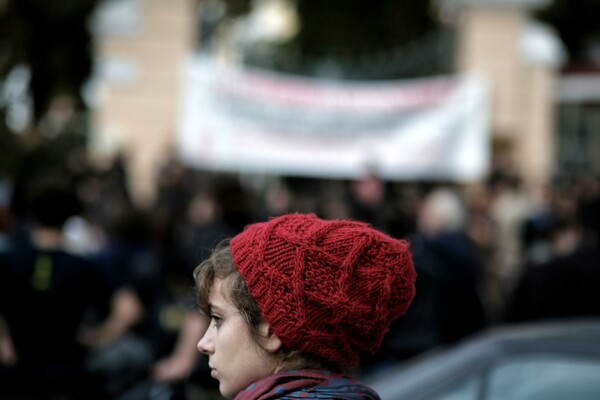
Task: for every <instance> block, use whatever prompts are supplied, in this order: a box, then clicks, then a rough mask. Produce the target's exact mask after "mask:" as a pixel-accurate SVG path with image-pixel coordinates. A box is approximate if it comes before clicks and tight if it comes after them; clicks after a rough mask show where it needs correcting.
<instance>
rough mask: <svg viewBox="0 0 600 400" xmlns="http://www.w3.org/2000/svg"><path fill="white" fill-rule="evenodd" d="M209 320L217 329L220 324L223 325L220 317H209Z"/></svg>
mask: <svg viewBox="0 0 600 400" xmlns="http://www.w3.org/2000/svg"><path fill="white" fill-rule="evenodd" d="M210 318H211V319H212V322H213V323H214V324H215V326H216V327H217V328H219V327H220V326H221V324H222V323H223V319H222V318H221V317H219V316H218V315H214V314H213V315H211V316H210Z"/></svg>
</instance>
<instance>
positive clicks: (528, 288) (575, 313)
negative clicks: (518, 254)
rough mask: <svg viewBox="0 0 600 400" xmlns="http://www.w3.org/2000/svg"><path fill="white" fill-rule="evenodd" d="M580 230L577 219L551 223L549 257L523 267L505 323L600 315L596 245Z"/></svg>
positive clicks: (599, 281)
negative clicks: (551, 255)
mask: <svg viewBox="0 0 600 400" xmlns="http://www.w3.org/2000/svg"><path fill="white" fill-rule="evenodd" d="M583 233H584V230H583V229H582V226H581V224H580V223H579V221H578V220H577V219H559V220H557V221H556V222H555V223H554V224H553V227H552V229H551V237H552V249H553V257H552V258H551V259H550V260H548V261H545V262H542V263H539V264H532V265H531V264H530V265H526V266H525V267H524V268H523V272H522V274H521V276H520V278H519V280H518V281H517V284H516V285H515V288H514V290H513V292H512V293H511V296H510V297H509V299H508V302H507V307H506V313H505V322H509V323H515V322H523V321H532V320H547V319H561V318H573V317H589V316H600V301H599V300H600V296H599V293H600V265H599V263H600V261H599V260H600V247H599V245H598V243H597V242H595V241H588V240H587V238H586V237H585V235H584V234H583Z"/></svg>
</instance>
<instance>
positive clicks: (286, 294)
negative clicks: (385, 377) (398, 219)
mask: <svg viewBox="0 0 600 400" xmlns="http://www.w3.org/2000/svg"><path fill="white" fill-rule="evenodd" d="M231 252H232V254H233V260H234V262H235V264H236V266H237V268H238V270H239V271H240V273H241V275H242V277H243V278H244V280H245V281H246V284H247V285H248V288H249V290H250V293H251V295H252V296H253V297H254V299H255V300H256V302H257V303H258V305H259V307H260V308H261V310H262V313H263V316H264V318H265V320H266V321H267V322H268V323H269V325H270V326H271V329H272V330H273V332H274V333H275V334H276V335H277V336H278V337H279V339H280V340H281V341H282V343H283V344H284V345H285V346H286V347H288V348H290V349H293V350H298V351H301V352H304V353H308V354H312V355H314V356H317V357H319V358H320V359H323V360H328V361H331V362H334V363H337V364H339V365H341V366H343V367H350V366H353V365H355V364H356V363H357V362H358V355H359V353H361V352H363V351H371V352H374V351H376V350H377V349H378V348H379V346H380V345H381V341H382V340H383V336H384V334H385V333H386V332H387V331H388V329H389V325H390V323H391V322H392V321H393V320H394V319H396V318H397V317H399V316H400V315H402V314H404V312H406V310H407V308H408V306H409V305H410V302H411V301H412V298H413V297H414V295H415V278H416V273H415V270H414V267H413V264H412V258H411V255H410V252H409V246H408V243H407V242H405V241H403V240H397V239H393V238H391V237H389V236H387V235H385V234H383V233H381V232H378V231H376V230H375V229H373V228H371V227H370V226H368V225H367V224H364V223H362V222H357V221H351V220H332V221H327V220H322V219H319V218H318V217H317V216H316V215H314V214H309V215H304V214H290V215H284V216H282V217H277V218H274V219H271V220H269V221H268V222H263V223H257V224H252V225H249V226H247V227H246V229H245V230H244V231H243V232H242V233H240V234H239V235H237V236H236V237H234V238H233V239H232V240H231Z"/></svg>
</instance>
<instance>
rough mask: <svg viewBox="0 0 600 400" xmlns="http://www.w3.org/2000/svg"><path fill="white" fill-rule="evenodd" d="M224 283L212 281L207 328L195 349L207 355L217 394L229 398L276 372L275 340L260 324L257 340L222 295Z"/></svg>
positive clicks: (216, 280) (276, 339)
mask: <svg viewBox="0 0 600 400" xmlns="http://www.w3.org/2000/svg"><path fill="white" fill-rule="evenodd" d="M225 285H226V280H224V279H219V278H216V279H215V281H214V283H213V285H212V287H211V289H210V293H209V308H210V317H211V322H210V325H209V327H208V329H207V331H206V333H205V334H204V336H203V337H202V339H200V341H199V342H198V350H199V351H200V352H202V353H204V354H206V355H207V356H208V365H209V367H210V369H211V376H212V377H213V378H215V379H217V380H218V381H219V391H220V392H221V394H222V395H223V396H224V397H226V398H233V397H234V396H235V395H236V394H237V393H238V392H239V391H241V390H243V389H245V388H246V387H248V386H249V385H250V384H251V383H253V382H256V381H258V380H259V379H262V378H264V377H266V376H269V375H271V374H273V373H275V372H276V371H277V368H278V365H279V363H278V358H277V357H276V356H275V354H276V352H277V351H278V350H279V349H280V348H281V341H280V340H279V338H278V337H277V336H276V335H275V334H273V333H272V332H270V329H269V325H268V324H267V323H266V322H263V323H262V324H261V325H260V326H259V327H258V334H259V335H258V338H256V335H255V336H253V335H252V332H251V329H250V327H249V326H248V324H247V322H246V320H245V319H244V317H243V316H242V314H241V313H240V311H239V310H238V309H237V308H236V307H235V306H234V305H233V304H232V303H231V302H230V301H229V300H228V299H227V298H226V296H225V295H224V292H223V290H224V286H225Z"/></svg>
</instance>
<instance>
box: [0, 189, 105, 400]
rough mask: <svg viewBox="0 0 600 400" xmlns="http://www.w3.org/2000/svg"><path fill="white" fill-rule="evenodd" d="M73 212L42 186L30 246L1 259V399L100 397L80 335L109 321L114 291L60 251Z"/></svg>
mask: <svg viewBox="0 0 600 400" xmlns="http://www.w3.org/2000/svg"><path fill="white" fill-rule="evenodd" d="M76 211H77V201H76V198H75V196H74V195H73V193H71V192H70V191H69V190H67V189H65V188H63V187H62V186H61V185H58V184H56V185H55V184H54V183H53V182H52V183H44V184H43V185H41V186H39V187H37V188H36V189H35V190H33V195H32V197H31V201H30V202H29V207H28V212H29V215H30V217H31V218H32V220H33V227H32V230H31V240H30V242H28V243H20V242H19V243H17V244H15V245H13V246H11V247H10V248H9V249H7V250H6V251H5V252H3V253H2V254H0V398H3V397H4V396H9V397H10V396H13V395H18V396H22V397H23V396H24V397H25V398H28V399H29V398H31V399H45V398H54V397H52V396H71V398H75V399H79V398H82V399H83V398H86V399H93V398H95V396H97V395H99V392H98V391H96V390H95V386H94V380H93V379H92V376H91V375H89V374H86V372H85V368H84V365H83V363H84V360H85V357H86V355H87V354H88V349H87V348H86V347H85V346H83V345H82V344H81V343H80V342H79V341H78V335H79V332H80V329H81V328H82V326H84V325H86V323H91V322H94V321H97V322H103V321H104V318H105V317H106V315H107V314H108V313H109V308H110V306H109V292H108V289H107V286H106V285H105V284H104V283H103V280H102V278H101V275H100V273H99V271H98V269H97V268H96V267H95V266H94V265H93V264H92V263H90V262H89V261H88V260H86V259H84V258H82V257H79V256H76V255H73V254H70V253H68V252H66V251H65V250H64V248H63V247H62V231H61V230H62V226H63V224H64V222H65V220H66V219H67V218H68V217H69V216H71V215H72V214H73V213H75V212H76Z"/></svg>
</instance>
